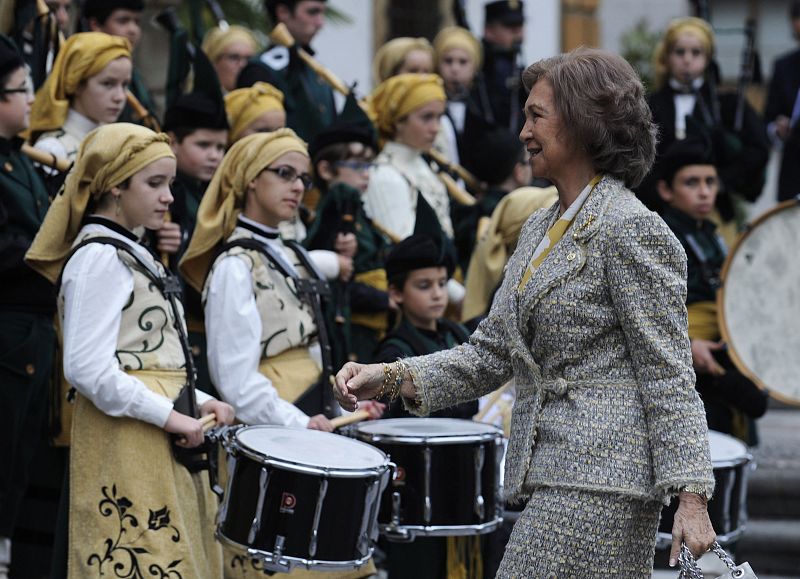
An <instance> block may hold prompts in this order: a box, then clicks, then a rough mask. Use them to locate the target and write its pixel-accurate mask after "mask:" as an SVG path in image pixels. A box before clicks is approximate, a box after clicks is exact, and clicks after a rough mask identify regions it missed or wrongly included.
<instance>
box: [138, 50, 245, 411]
mask: <svg viewBox="0 0 800 579" xmlns="http://www.w3.org/2000/svg"><path fill="white" fill-rule="evenodd" d="M193 70H194V89H193V91H192V92H190V93H186V94H181V95H179V96H177V98H176V99H175V102H173V103H171V104H170V106H169V108H168V109H167V113H166V115H165V116H164V132H166V133H167V134H168V135H169V139H170V146H171V147H172V152H173V153H175V158H176V161H177V165H178V167H177V172H176V175H175V181H174V182H173V184H172V187H171V189H172V196H173V197H174V199H175V200H174V201H173V202H172V205H170V218H169V222H165V223H164V225H163V226H162V228H161V229H160V230H159V231H158V232H155V236H154V237H155V239H153V238H152V237H151V245H153V246H154V247H156V249H157V250H158V251H159V252H160V253H161V255H162V259H163V258H166V261H167V263H168V266H169V269H170V270H171V271H172V272H173V273H174V274H175V275H179V271H178V263H179V262H180V259H181V257H182V256H183V254H184V253H185V252H186V248H187V247H188V246H189V240H190V239H191V238H192V233H193V232H194V226H195V223H196V222H197V210H198V208H199V207H200V200H201V199H202V198H203V193H205V191H206V188H207V187H208V183H209V182H210V181H211V178H212V177H213V176H214V173H215V172H216V170H217V167H219V164H220V163H221V162H222V158H223V157H224V156H225V149H226V146H227V143H228V128H229V127H228V117H227V115H226V113H225V101H224V100H223V98H222V89H221V87H220V84H219V80H218V79H217V76H216V73H215V72H214V69H213V67H212V65H211V62H210V61H209V60H208V58H207V57H206V55H205V54H204V53H203V51H202V50H200V49H199V48H198V49H197V50H196V52H195V56H194V66H193ZM183 301H184V305H185V308H186V322H187V326H188V330H189V342H190V344H191V345H192V354H194V357H195V368H197V386H198V387H199V388H200V389H202V390H203V391H205V392H208V393H210V394H212V395H216V391H215V390H214V387H213V386H212V384H211V378H210V376H209V374H208V363H207V360H206V340H205V329H204V326H203V306H202V304H201V300H200V295H199V294H198V293H197V292H196V291H194V290H193V289H192V288H191V286H189V285H188V284H183Z"/></svg>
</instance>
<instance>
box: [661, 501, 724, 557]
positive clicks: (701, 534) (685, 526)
mask: <svg viewBox="0 0 800 579" xmlns="http://www.w3.org/2000/svg"><path fill="white" fill-rule="evenodd" d="M679 501H680V502H679V504H678V511H677V512H676V513H675V522H674V523H673V524H672V549H671V550H670V554H669V566H670V567H674V566H675V564H676V563H677V562H678V553H680V550H681V543H686V546H687V547H688V548H689V551H691V553H692V555H693V556H694V558H695V559H699V558H700V557H701V556H702V555H703V553H705V552H706V551H708V549H709V548H710V547H711V545H712V543H714V541H715V540H716V538H717V535H716V533H715V532H714V527H712V526H711V519H709V518H708V509H707V508H706V500H705V498H703V497H701V496H700V495H697V494H694V493H688V492H682V493H681V494H680V497H679Z"/></svg>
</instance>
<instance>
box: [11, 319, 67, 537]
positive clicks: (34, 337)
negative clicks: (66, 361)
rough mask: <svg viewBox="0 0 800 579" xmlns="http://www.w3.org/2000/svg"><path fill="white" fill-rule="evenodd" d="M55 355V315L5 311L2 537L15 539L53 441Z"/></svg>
mask: <svg viewBox="0 0 800 579" xmlns="http://www.w3.org/2000/svg"><path fill="white" fill-rule="evenodd" d="M54 354H55V330H54V328H53V319H52V316H49V315H43V314H33V313H24V312H12V311H0V408H2V409H3V420H0V440H2V441H3V442H2V444H0V465H2V468H0V537H11V536H12V535H13V532H14V528H15V527H16V525H17V521H18V518H19V514H20V505H21V504H22V499H23V497H24V495H25V492H26V489H27V487H28V482H29V478H30V471H31V463H32V460H33V457H34V454H35V453H36V451H37V447H39V446H40V444H41V441H42V440H43V439H45V438H46V437H47V421H46V416H47V399H48V393H49V385H50V381H51V372H52V365H53V356H54ZM60 482H61V481H59V485H60Z"/></svg>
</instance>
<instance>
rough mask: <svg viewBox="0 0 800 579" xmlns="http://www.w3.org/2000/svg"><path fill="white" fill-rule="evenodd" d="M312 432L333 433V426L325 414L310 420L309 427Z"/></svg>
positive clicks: (317, 415)
mask: <svg viewBox="0 0 800 579" xmlns="http://www.w3.org/2000/svg"><path fill="white" fill-rule="evenodd" d="M306 428H310V429H311V430H321V431H322V432H333V424H331V421H330V420H328V419H327V418H326V417H325V415H324V414H316V415H314V416H312V417H311V418H310V419H309V420H308V426H307V427H306Z"/></svg>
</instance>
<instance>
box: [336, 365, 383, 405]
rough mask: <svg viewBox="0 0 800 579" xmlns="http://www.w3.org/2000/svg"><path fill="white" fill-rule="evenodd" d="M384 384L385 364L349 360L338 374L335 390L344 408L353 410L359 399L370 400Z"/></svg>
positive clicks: (337, 398)
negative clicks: (360, 362)
mask: <svg viewBox="0 0 800 579" xmlns="http://www.w3.org/2000/svg"><path fill="white" fill-rule="evenodd" d="M382 384H383V364H369V365H365V364H356V363H355V362H348V363H347V364H345V365H344V366H342V369H341V370H339V372H338V373H337V374H336V383H335V384H334V386H333V391H334V393H335V394H336V400H337V401H338V402H339V404H340V405H341V407H342V408H344V409H345V410H347V411H349V412H353V411H354V410H355V409H356V407H357V406H358V401H359V400H370V399H372V398H375V396H376V395H377V394H378V392H379V391H380V388H381V385H382Z"/></svg>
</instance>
